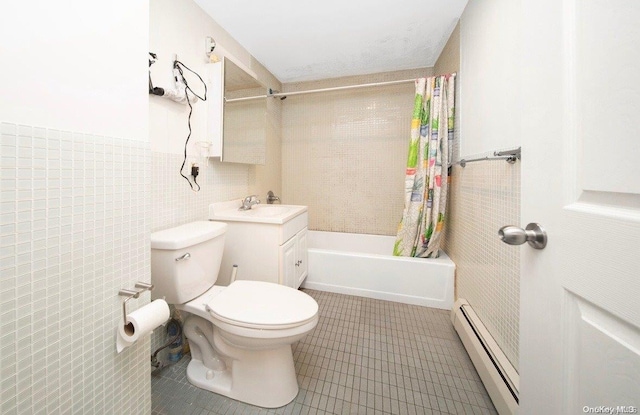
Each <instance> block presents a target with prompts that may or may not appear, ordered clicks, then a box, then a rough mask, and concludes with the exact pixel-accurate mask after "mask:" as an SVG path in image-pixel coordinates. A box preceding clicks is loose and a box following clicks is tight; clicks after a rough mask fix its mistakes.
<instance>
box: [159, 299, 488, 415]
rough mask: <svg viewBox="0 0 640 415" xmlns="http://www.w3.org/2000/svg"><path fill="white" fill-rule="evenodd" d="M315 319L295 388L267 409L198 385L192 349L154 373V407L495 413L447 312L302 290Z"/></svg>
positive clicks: (299, 356)
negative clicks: (316, 309)
mask: <svg viewBox="0 0 640 415" xmlns="http://www.w3.org/2000/svg"><path fill="white" fill-rule="evenodd" d="M304 291H305V292H306V293H308V294H309V295H311V296H312V297H313V298H315V299H316V301H317V302H318V304H319V306H320V320H319V322H318V326H317V327H316V328H315V329H314V331H313V332H311V333H310V334H309V335H308V336H307V337H305V338H304V339H302V340H300V341H299V342H297V343H295V344H294V345H293V355H294V359H295V363H296V372H297V373H298V383H299V384H300V392H299V393H298V396H297V397H296V398H295V399H294V400H293V402H291V403H290V404H288V405H286V406H284V407H282V408H277V409H264V408H258V407H255V406H252V405H248V404H244V403H242V402H238V401H234V400H232V399H229V398H226V397H224V396H220V395H217V394H215V393H212V392H208V391H205V390H201V389H198V388H196V387H194V386H192V385H191V384H189V382H188V381H187V379H186V375H185V371H186V366H187V364H188V363H189V356H188V355H187V356H185V357H184V358H183V359H182V360H181V361H180V362H179V363H178V364H176V365H174V366H171V367H167V368H165V369H164V370H163V371H162V372H160V374H158V375H153V376H152V381H151V392H152V414H153V415H160V414H163V415H164V414H167V415H172V414H179V415H191V414H198V415H200V414H202V415H212V414H374V415H377V414H400V415H405V414H416V415H418V414H443V413H444V414H495V413H496V411H495V409H494V407H493V405H492V403H491V400H490V399H489V396H488V395H487V392H486V390H485V388H484V386H483V385H482V383H481V381H480V378H479V377H478V374H477V372H476V370H475V369H474V367H473V364H472V363H471V360H470V359H469V356H468V355H467V353H466V351H465V350H464V347H463V346H462V343H461V342H460V339H459V338H458V335H457V334H456V332H455V331H454V329H453V326H452V325H451V321H450V319H449V312H448V311H444V310H437V309H432V308H426V307H419V306H412V305H407V304H399V303H393V302H388V301H380V300H372V299H368V298H361V297H354V296H348V295H341V294H333V293H327V292H322V291H314V290H304Z"/></svg>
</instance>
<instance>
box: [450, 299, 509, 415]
mask: <svg viewBox="0 0 640 415" xmlns="http://www.w3.org/2000/svg"><path fill="white" fill-rule="evenodd" d="M451 320H452V322H453V326H454V328H455V329H456V332H458V336H460V339H461V340H462V344H463V345H464V347H465V349H467V353H469V357H470V358H471V361H472V362H473V365H474V366H475V368H476V370H477V371H478V374H479V375H480V379H481V380H482V383H483V384H484V387H485V388H486V389H487V392H488V393H489V397H490V398H491V401H492V402H493V405H494V406H495V407H496V410H497V411H498V413H499V414H500V415H507V414H515V413H517V410H518V400H519V398H518V395H519V391H518V389H519V383H520V377H519V375H518V372H517V371H516V370H515V368H514V367H513V365H512V364H511V362H509V359H507V357H506V356H505V354H504V353H503V352H502V350H501V349H500V348H499V347H498V344H497V343H496V342H495V340H494V339H493V337H492V336H491V334H490V333H489V331H488V330H487V328H486V327H485V326H484V324H483V323H482V321H480V318H479V317H478V315H477V314H476V313H475V311H473V308H471V306H470V305H469V303H468V302H467V301H466V300H465V299H462V298H461V299H458V300H457V301H456V302H455V304H454V306H453V310H452V312H451Z"/></svg>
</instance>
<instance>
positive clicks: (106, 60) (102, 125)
mask: <svg viewBox="0 0 640 415" xmlns="http://www.w3.org/2000/svg"><path fill="white" fill-rule="evenodd" d="M148 31H149V26H148V2H147V1H126V0H114V1H109V2H86V1H78V0H65V1H55V2H52V1H47V0H27V1H17V0H14V1H3V2H2V6H0V39H1V40H0V57H1V58H0V59H1V64H0V75H1V79H2V82H0V97H2V99H1V100H0V118H1V119H2V120H4V121H11V122H16V123H27V124H32V125H41V126H46V127H49V128H57V129H66V130H73V131H83V132H87V133H97V134H104V135H109V136H116V137H130V138H132V139H136V140H141V141H146V140H147V97H146V94H144V93H142V92H141V90H140V88H141V86H142V88H143V89H144V85H146V83H147V74H146V71H145V70H143V69H144V68H145V66H146V65H147V63H146V61H147V49H148V45H147V39H148V37H149V34H148Z"/></svg>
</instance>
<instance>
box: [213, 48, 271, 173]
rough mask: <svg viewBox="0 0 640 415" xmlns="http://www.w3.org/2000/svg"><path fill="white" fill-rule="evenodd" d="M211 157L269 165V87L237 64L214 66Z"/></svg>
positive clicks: (228, 60) (227, 61) (216, 64)
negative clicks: (267, 146)
mask: <svg viewBox="0 0 640 415" xmlns="http://www.w3.org/2000/svg"><path fill="white" fill-rule="evenodd" d="M210 75H211V77H210V82H209V87H210V92H209V99H208V100H207V101H208V116H207V123H206V128H207V134H206V137H207V139H208V140H209V141H208V143H210V144H211V147H210V150H209V155H210V156H212V157H220V160H221V161H224V162H230V163H245V164H265V158H266V157H265V154H266V141H267V97H266V91H267V87H266V86H264V85H262V84H261V83H260V82H258V80H256V79H255V78H254V77H253V76H252V75H250V74H248V73H247V72H246V71H244V70H243V69H242V68H240V67H239V66H238V65H236V64H235V63H234V62H233V61H231V60H230V59H228V58H224V59H223V60H222V61H221V62H218V63H215V64H211V72H210Z"/></svg>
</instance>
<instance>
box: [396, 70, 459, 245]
mask: <svg viewBox="0 0 640 415" xmlns="http://www.w3.org/2000/svg"><path fill="white" fill-rule="evenodd" d="M454 91H455V74H452V75H442V76H436V77H431V78H420V79H417V80H416V97H415V103H414V107H413V117H412V120H411V141H410V142H409V156H408V160H407V170H406V176H405V201H404V212H403V214H402V221H401V222H400V225H399V227H398V236H397V238H396V243H395V246H394V248H393V255H396V256H412V257H421V258H429V257H437V256H438V250H439V248H440V242H441V239H442V230H443V226H444V219H445V208H446V205H447V184H448V183H447V179H448V177H449V174H448V173H449V171H448V169H449V163H450V161H451V151H452V144H453V126H454Z"/></svg>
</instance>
